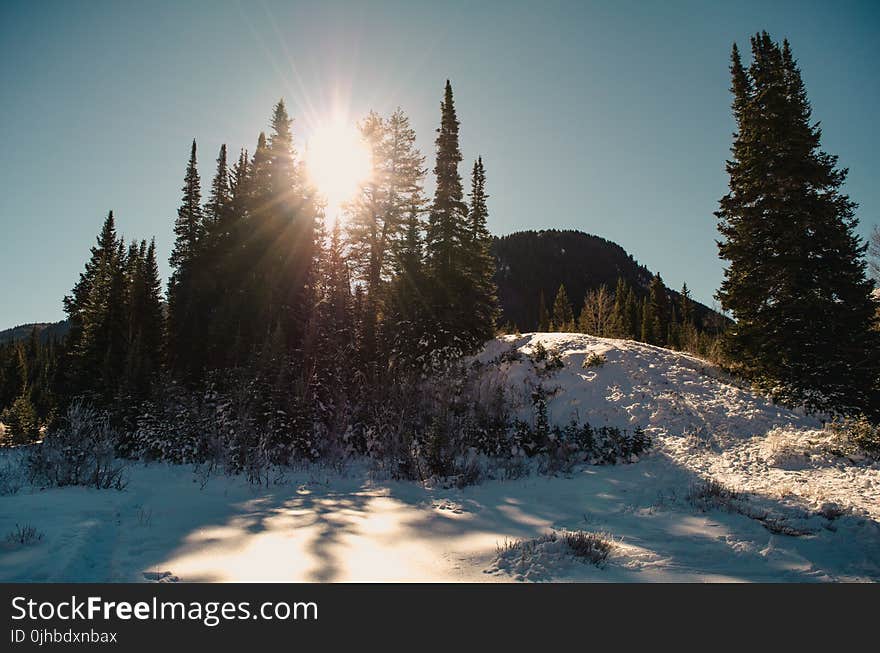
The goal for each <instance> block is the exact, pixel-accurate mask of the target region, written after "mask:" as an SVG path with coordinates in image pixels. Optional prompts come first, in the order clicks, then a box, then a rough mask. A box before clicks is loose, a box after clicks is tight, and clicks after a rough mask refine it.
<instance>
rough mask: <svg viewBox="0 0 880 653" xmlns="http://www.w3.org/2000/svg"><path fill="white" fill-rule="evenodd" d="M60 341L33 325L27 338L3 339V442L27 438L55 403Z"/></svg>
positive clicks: (0, 364) (0, 352)
mask: <svg viewBox="0 0 880 653" xmlns="http://www.w3.org/2000/svg"><path fill="white" fill-rule="evenodd" d="M60 350H61V345H60V344H59V343H58V341H57V340H56V339H55V338H48V339H44V338H42V337H41V334H40V332H39V330H38V329H37V328H36V327H34V328H33V329H32V330H31V333H30V335H29V336H28V337H27V338H26V339H24V340H18V341H15V340H11V341H10V342H7V343H0V423H2V424H3V425H4V426H5V428H6V433H4V434H2V435H3V437H2V438H0V444H5V443H9V444H20V443H23V442H28V441H30V440H32V439H34V438H35V437H37V436H38V434H39V428H40V426H41V424H42V423H44V422H45V421H46V419H47V418H49V417H50V416H51V415H53V414H54V411H55V407H56V398H55V388H56V384H57V374H58V359H59V351H60Z"/></svg>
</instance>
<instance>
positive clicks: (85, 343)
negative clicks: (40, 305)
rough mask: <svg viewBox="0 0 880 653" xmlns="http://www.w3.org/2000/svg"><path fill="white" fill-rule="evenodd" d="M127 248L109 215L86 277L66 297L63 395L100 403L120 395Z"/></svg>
mask: <svg viewBox="0 0 880 653" xmlns="http://www.w3.org/2000/svg"><path fill="white" fill-rule="evenodd" d="M125 276H126V261H125V248H124V244H123V242H122V241H121V240H119V239H118V238H117V236H116V224H115V221H114V219H113V212H112V211H111V212H110V213H109V214H108V215H107V219H106V220H105V221H104V224H103V226H102V228H101V233H100V234H99V236H98V245H97V247H93V248H92V256H91V258H90V259H89V261H88V262H87V263H86V268H85V271H84V272H83V274H82V275H80V279H79V281H78V282H77V284H76V285H75V286H74V288H73V290H72V291H71V294H70V295H68V296H67V297H65V302H64V304H65V310H66V311H67V313H68V316H69V317H70V320H71V324H72V325H73V327H72V331H71V336H72V337H71V339H70V341H69V343H68V348H69V350H70V353H69V357H68V361H67V365H68V379H67V380H68V383H66V384H65V392H66V393H69V395H70V396H74V395H79V394H89V395H91V396H93V397H94V398H99V399H101V400H103V401H106V400H109V399H111V398H112V397H113V396H114V395H115V394H116V392H117V391H118V390H119V386H120V382H121V379H122V373H123V368H124V363H125V354H126V348H125V336H126V308H125V291H126V288H125V286H126V284H125Z"/></svg>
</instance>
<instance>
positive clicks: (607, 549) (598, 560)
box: [563, 531, 614, 567]
mask: <svg viewBox="0 0 880 653" xmlns="http://www.w3.org/2000/svg"><path fill="white" fill-rule="evenodd" d="M563 537H564V538H565V543H566V544H568V548H569V549H571V552H572V553H573V554H574V555H576V556H577V557H579V558H584V559H586V560H587V561H588V562H590V563H592V564H594V565H596V566H597V567H598V566H599V565H601V564H602V563H604V562H605V560H607V559H608V554H609V553H611V551H612V550H613V549H614V542H612V540H611V538H610V537H608V536H607V535H605V534H604V533H590V532H588V531H565V532H564V534H563Z"/></svg>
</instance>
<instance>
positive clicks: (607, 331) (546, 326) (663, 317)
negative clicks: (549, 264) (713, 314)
mask: <svg viewBox="0 0 880 653" xmlns="http://www.w3.org/2000/svg"><path fill="white" fill-rule="evenodd" d="M574 306H575V305H574V304H573V303H572V301H571V300H570V298H569V296H568V293H567V292H566V289H565V284H560V286H559V289H558V290H557V292H556V296H555V298H554V299H553V302H552V303H551V304H549V305H548V304H547V302H546V300H545V298H544V295H543V292H542V293H541V296H540V299H539V302H538V330H539V331H563V332H580V333H588V334H590V335H594V336H602V337H605V338H626V339H628V340H638V341H641V342H646V343H649V344H652V345H657V346H659V347H668V348H670V349H680V350H686V351H690V352H693V353H696V354H699V355H701V356H704V357H706V358H709V359H713V360H718V356H719V348H720V343H721V337H722V334H723V332H724V330H725V328H726V326H727V325H726V323H725V321H724V320H723V319H722V318H721V316H717V317H718V318H719V319H717V320H715V321H714V322H711V321H708V320H707V323H706V326H704V327H702V328H701V327H699V326H698V323H697V321H696V319H695V302H694V301H693V299H692V298H691V293H690V290H689V289H688V287H687V284H686V283H685V284H684V285H683V286H682V288H681V291H680V292H679V293H678V294H677V296H675V297H673V296H671V295H670V293H669V291H668V289H667V288H666V286H665V284H664V283H663V279H662V277H661V276H660V274H655V275H654V276H653V277H652V278H651V283H650V284H649V286H648V291H647V294H644V295H641V296H640V294H639V293H637V292H636V290H635V289H633V287H632V286H631V285H630V284H629V283H627V282H626V281H625V280H624V279H623V278H622V277H621V278H618V280H617V284H616V285H615V287H614V290H610V289H609V288H608V286H606V285H604V284H602V285H600V286H599V287H598V288H597V289H595V290H590V291H588V292H587V294H586V295H585V296H584V299H583V302H582V303H581V304H580V309H579V310H578V311H575V309H574Z"/></svg>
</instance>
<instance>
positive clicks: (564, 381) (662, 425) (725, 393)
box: [477, 333, 820, 437]
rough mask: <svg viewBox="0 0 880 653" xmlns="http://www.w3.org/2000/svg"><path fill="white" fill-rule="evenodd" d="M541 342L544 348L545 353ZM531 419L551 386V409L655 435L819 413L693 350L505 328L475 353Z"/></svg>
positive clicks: (756, 428)
mask: <svg viewBox="0 0 880 653" xmlns="http://www.w3.org/2000/svg"><path fill="white" fill-rule="evenodd" d="M541 349H544V350H546V352H547V356H546V357H545V358H544V359H543V360H541V359H540V356H541ZM477 360H479V361H480V362H481V363H484V364H486V365H487V369H488V371H489V373H490V374H493V375H498V376H500V378H501V381H502V382H503V383H504V384H505V386H506V387H507V389H508V391H509V395H510V397H511V399H512V400H513V403H514V406H515V410H516V413H517V416H518V417H519V418H520V419H524V420H526V421H531V419H532V401H531V397H532V394H533V392H534V391H535V390H536V389H538V388H539V387H540V388H543V389H544V390H545V391H546V392H548V393H549V398H548V400H547V408H548V416H549V418H550V420H551V422H552V423H554V424H556V425H559V426H564V425H565V424H567V423H569V422H571V421H572V420H575V421H578V422H589V423H590V424H592V425H594V426H602V425H610V426H616V427H618V428H632V427H635V426H641V427H643V428H644V429H645V430H646V431H647V432H649V433H650V434H651V435H653V436H655V437H662V436H688V435H697V436H699V435H701V434H712V435H714V436H721V435H723V436H734V437H748V436H751V435H759V434H760V435H763V434H765V433H767V432H768V431H770V430H771V429H773V428H779V427H795V428H817V427H819V426H820V423H819V421H818V420H817V419H816V418H813V417H808V416H806V415H804V414H803V413H802V412H798V411H793V410H789V409H787V408H784V407H781V406H777V405H774V404H773V403H772V402H770V401H769V400H768V399H767V398H765V397H762V396H760V395H757V394H755V393H753V392H752V391H751V390H750V389H749V388H747V387H745V386H743V385H741V384H739V383H737V382H736V381H735V380H734V379H732V378H729V377H727V376H726V375H725V374H724V373H723V372H722V371H721V370H720V369H718V368H717V367H716V366H714V365H712V364H711V363H709V362H707V361H704V360H702V359H700V358H697V357H696V356H693V355H690V354H685V353H682V352H675V351H671V350H669V349H663V348H661V347H655V346H652V345H647V344H644V343H639V342H634V341H631V340H619V339H613V338H598V337H595V336H590V335H585V334H580V333H529V334H524V335H522V336H502V337H499V338H496V339H495V340H493V341H492V342H490V343H489V344H488V345H487V346H486V348H485V349H484V350H483V351H482V352H481V353H480V354H479V355H478V356H477Z"/></svg>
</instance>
